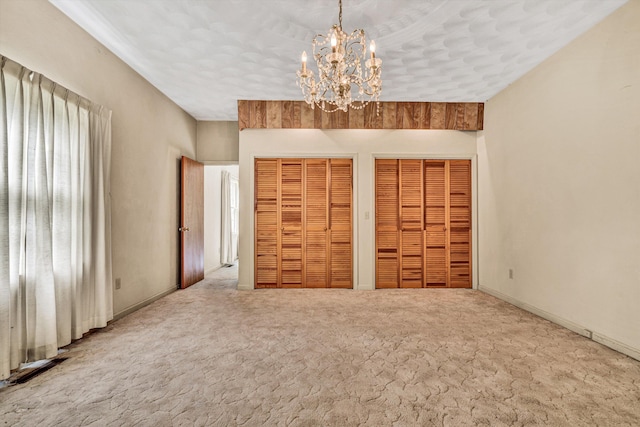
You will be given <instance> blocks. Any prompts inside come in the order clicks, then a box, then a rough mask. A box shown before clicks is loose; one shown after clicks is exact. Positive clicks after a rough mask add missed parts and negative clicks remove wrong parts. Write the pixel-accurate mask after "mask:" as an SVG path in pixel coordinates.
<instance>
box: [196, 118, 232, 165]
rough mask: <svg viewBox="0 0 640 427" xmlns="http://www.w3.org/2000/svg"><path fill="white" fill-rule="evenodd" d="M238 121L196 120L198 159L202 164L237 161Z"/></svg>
mask: <svg viewBox="0 0 640 427" xmlns="http://www.w3.org/2000/svg"><path fill="white" fill-rule="evenodd" d="M238 142H239V137H238V122H225V121H215V122H214V121H201V122H198V137H197V144H198V159H197V160H198V161H199V162H202V163H204V164H229V163H233V164H237V163H238Z"/></svg>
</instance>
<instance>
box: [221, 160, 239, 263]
mask: <svg viewBox="0 0 640 427" xmlns="http://www.w3.org/2000/svg"><path fill="white" fill-rule="evenodd" d="M237 191H238V181H237V179H236V178H234V177H233V176H231V174H230V173H229V172H227V171H222V202H221V210H222V215H221V216H222V223H221V230H220V263H221V264H223V265H232V264H233V263H234V262H235V261H236V259H237V258H238V232H237V230H236V228H237V221H238V219H237V218H236V215H237V200H238V195H237Z"/></svg>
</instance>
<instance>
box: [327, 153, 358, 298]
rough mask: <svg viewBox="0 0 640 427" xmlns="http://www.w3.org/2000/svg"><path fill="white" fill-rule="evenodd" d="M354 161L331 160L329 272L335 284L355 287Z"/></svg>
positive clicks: (332, 284)
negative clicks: (352, 223)
mask: <svg viewBox="0 0 640 427" xmlns="http://www.w3.org/2000/svg"><path fill="white" fill-rule="evenodd" d="M352 163H353V162H352V160H351V159H331V160H330V171H331V173H330V184H329V193H330V197H329V199H330V204H329V230H330V235H329V239H330V242H331V243H330V250H329V255H330V261H329V265H330V267H329V274H330V286H331V287H332V288H353V282H352V271H353V265H352V259H353V255H352V246H351V238H352V235H353V232H352V226H351V222H352V208H351V206H352V199H353V194H352V183H353V177H352V175H353V174H352Z"/></svg>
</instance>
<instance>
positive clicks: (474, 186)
mask: <svg viewBox="0 0 640 427" xmlns="http://www.w3.org/2000/svg"><path fill="white" fill-rule="evenodd" d="M377 159H407V160H410V159H411V160H416V159H420V160H471V289H478V285H479V283H478V277H479V268H478V265H479V262H478V261H479V257H478V241H479V232H478V155H477V154H474V155H455V154H444V155H433V154H420V153H403V154H402V155H398V154H391V153H372V155H371V163H372V165H373V166H372V167H371V177H370V179H371V182H372V183H374V185H372V186H371V191H372V193H371V201H372V203H371V204H372V210H371V224H370V232H371V235H372V236H374V237H373V238H374V244H373V245H372V246H373V247H372V248H370V250H369V252H370V256H371V257H372V258H371V259H372V260H373V262H372V265H371V267H372V271H371V274H372V276H371V277H373V280H374V283H373V287H374V289H375V277H376V262H375V259H376V244H375V235H376V210H375V200H376V186H375V182H376V170H375V169H376V168H375V162H376V160H377ZM447 289H448V288H447Z"/></svg>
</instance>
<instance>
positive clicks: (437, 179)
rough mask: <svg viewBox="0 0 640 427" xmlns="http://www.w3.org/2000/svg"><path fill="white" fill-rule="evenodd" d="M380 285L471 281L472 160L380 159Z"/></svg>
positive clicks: (464, 284) (468, 283)
mask: <svg viewBox="0 0 640 427" xmlns="http://www.w3.org/2000/svg"><path fill="white" fill-rule="evenodd" d="M375 168H376V287H377V288H396V287H400V288H402V287H461V288H470V287H471V162H470V161H469V160H418V159H403V160H391V159H378V160H376V166H375Z"/></svg>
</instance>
